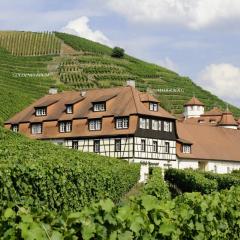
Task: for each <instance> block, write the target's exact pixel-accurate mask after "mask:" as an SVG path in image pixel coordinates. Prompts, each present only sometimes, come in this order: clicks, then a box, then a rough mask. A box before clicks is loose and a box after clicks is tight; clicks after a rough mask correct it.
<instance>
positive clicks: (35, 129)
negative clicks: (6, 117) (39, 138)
mask: <svg viewBox="0 0 240 240" xmlns="http://www.w3.org/2000/svg"><path fill="white" fill-rule="evenodd" d="M31 131H32V134H34V135H35V134H41V133H42V124H41V123H33V124H32V126H31Z"/></svg>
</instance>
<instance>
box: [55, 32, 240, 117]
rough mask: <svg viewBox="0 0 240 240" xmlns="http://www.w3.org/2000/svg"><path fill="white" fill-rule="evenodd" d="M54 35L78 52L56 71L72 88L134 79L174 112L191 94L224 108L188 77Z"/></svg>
mask: <svg viewBox="0 0 240 240" xmlns="http://www.w3.org/2000/svg"><path fill="white" fill-rule="evenodd" d="M56 36H57V37H59V38H61V39H62V40H63V41H64V42H65V43H66V44H68V45H70V46H71V47H72V48H74V49H75V50H77V51H78V52H79V53H78V54H76V55H75V56H69V57H67V56H66V57H65V58H62V61H61V64H60V65H59V71H58V74H59V78H60V81H61V82H62V83H64V84H65V85H67V86H70V87H71V88H73V89H75V88H77V89H79V88H92V87H99V88H106V87H111V86H122V85H123V84H124V83H125V82H126V81H127V80H129V79H131V80H135V81H136V86H137V88H138V89H139V90H140V91H150V92H151V93H152V94H154V95H155V96H156V97H157V98H158V99H159V100H160V104H161V105H162V106H163V107H164V108H165V109H167V110H168V111H172V112H173V113H174V114H181V113H182V111H183V104H184V103H185V102H186V101H188V100H189V99H190V98H191V97H192V96H193V94H195V96H196V97H197V98H199V99H200V100H201V101H203V102H204V103H205V104H206V108H207V110H209V109H210V108H212V107H213V106H218V107H220V108H222V109H225V107H226V103H225V102H224V101H222V100H220V99H219V98H217V97H216V96H214V95H212V94H211V93H210V92H208V91H205V90H204V89H202V88H201V87H199V86H197V85H196V84H194V83H193V82H192V81H191V79H189V78H188V77H182V76H179V75H178V74H176V73H174V72H172V71H170V70H168V69H165V68H163V67H160V66H157V65H154V64H149V63H146V62H143V61H141V60H138V59H136V58H133V57H130V56H128V55H126V56H125V57H124V58H123V59H117V58H113V57H111V49H110V48H109V47H106V46H104V45H101V44H98V43H94V42H92V41H89V40H86V39H83V38H79V37H76V36H72V35H68V34H64V33H56ZM230 109H231V111H233V112H234V114H235V115H236V116H240V111H239V109H238V108H236V107H234V106H230Z"/></svg>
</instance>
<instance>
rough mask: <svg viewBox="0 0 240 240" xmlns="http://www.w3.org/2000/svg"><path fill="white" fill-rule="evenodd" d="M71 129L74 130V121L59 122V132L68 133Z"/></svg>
mask: <svg viewBox="0 0 240 240" xmlns="http://www.w3.org/2000/svg"><path fill="white" fill-rule="evenodd" d="M71 131H72V122H71V121H63V122H59V132H60V133H68V132H71Z"/></svg>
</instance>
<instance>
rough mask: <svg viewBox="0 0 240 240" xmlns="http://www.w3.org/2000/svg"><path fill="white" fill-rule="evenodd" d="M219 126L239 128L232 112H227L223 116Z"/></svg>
mask: <svg viewBox="0 0 240 240" xmlns="http://www.w3.org/2000/svg"><path fill="white" fill-rule="evenodd" d="M218 125H219V126H238V124H237V122H236V121H235V119H234V117H233V115H232V113H231V112H229V111H226V112H224V113H223V114H222V118H221V120H220V122H219V123H218Z"/></svg>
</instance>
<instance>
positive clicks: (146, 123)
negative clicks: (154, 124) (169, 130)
mask: <svg viewBox="0 0 240 240" xmlns="http://www.w3.org/2000/svg"><path fill="white" fill-rule="evenodd" d="M149 122H150V121H149V119H148V118H142V117H140V120H139V127H140V128H141V129H149Z"/></svg>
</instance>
